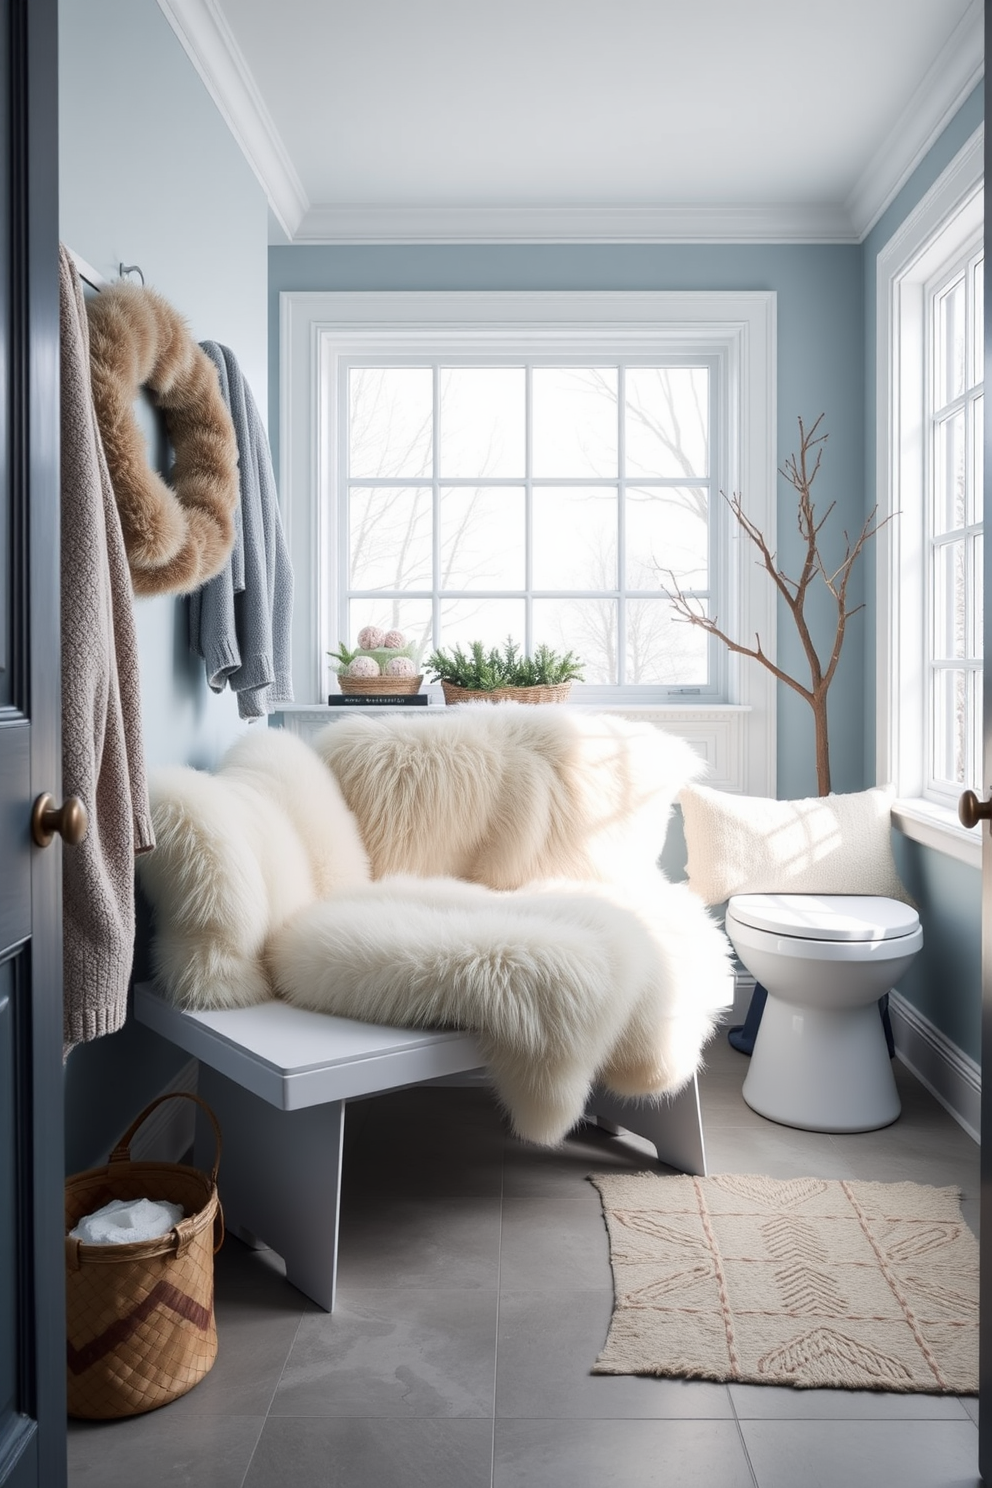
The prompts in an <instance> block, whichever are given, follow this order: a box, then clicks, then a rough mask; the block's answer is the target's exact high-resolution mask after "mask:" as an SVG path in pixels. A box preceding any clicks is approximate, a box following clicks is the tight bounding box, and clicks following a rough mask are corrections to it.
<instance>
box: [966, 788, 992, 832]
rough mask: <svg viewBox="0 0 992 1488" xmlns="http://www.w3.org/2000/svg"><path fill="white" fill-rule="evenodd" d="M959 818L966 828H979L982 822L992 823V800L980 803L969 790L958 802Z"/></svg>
mask: <svg viewBox="0 0 992 1488" xmlns="http://www.w3.org/2000/svg"><path fill="white" fill-rule="evenodd" d="M958 818H959V820H960V821H961V822H962V823H963V824H964V825H965V826H966V827H977V826H978V823H979V822H980V821H992V800H989V801H980V800H979V799H978V797H977V796H976V795H975V792H974V791H970V790H967V791H965V793H964V795H963V796H962V797H961V799H960V800H959V801H958Z"/></svg>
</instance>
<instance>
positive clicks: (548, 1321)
mask: <svg viewBox="0 0 992 1488" xmlns="http://www.w3.org/2000/svg"><path fill="white" fill-rule="evenodd" d="M746 1069H747V1061H746V1060H745V1059H744V1058H743V1057H742V1056H741V1055H739V1054H736V1053H734V1051H733V1050H731V1049H730V1048H729V1046H728V1045H727V1043H726V1040H725V1037H724V1036H723V1035H722V1034H721V1035H719V1036H718V1037H717V1039H716V1040H715V1041H714V1043H713V1044H712V1045H711V1046H710V1047H709V1049H708V1050H707V1069H706V1072H705V1074H704V1075H703V1077H702V1079H701V1090H702V1099H703V1108H704V1121H705V1126H706V1137H707V1145H708V1158H709V1167H710V1171H711V1172H760V1173H768V1174H771V1175H773V1176H776V1177H783V1178H785V1177H798V1176H804V1175H807V1174H815V1175H817V1176H820V1177H826V1178H840V1177H854V1178H875V1179H881V1180H893V1179H899V1178H913V1179H916V1180H917V1181H920V1182H925V1183H937V1184H947V1183H955V1184H958V1185H959V1186H960V1187H961V1189H962V1192H963V1196H964V1209H965V1214H966V1216H967V1218H968V1220H969V1223H970V1224H971V1225H972V1226H973V1227H975V1228H976V1229H977V1223H978V1188H979V1174H978V1148H977V1147H976V1146H975V1144H974V1143H973V1142H972V1141H971V1140H970V1139H969V1138H968V1137H967V1136H966V1135H965V1133H964V1132H963V1131H962V1130H961V1129H960V1128H959V1127H958V1126H957V1125H956V1124H955V1123H954V1122H953V1121H952V1120H951V1118H950V1117H949V1116H948V1115H947V1114H946V1112H944V1111H943V1110H942V1109H941V1107H940V1106H939V1105H938V1104H937V1102H936V1101H934V1100H933V1099H932V1097H931V1096H930V1095H929V1094H928V1093H927V1092H926V1091H925V1090H924V1089H922V1087H921V1086H920V1085H919V1084H917V1083H916V1082H915V1081H914V1080H913V1078H912V1077H911V1076H910V1075H909V1074H908V1073H907V1072H906V1070H905V1069H904V1068H903V1067H902V1066H900V1065H898V1064H897V1067H896V1071H897V1078H898V1081H899V1085H900V1090H901V1094H902V1100H903V1114H902V1116H901V1118H900V1120H899V1121H898V1122H896V1124H895V1125H894V1126H892V1127H889V1128H888V1129H887V1130H885V1131H881V1132H874V1133H869V1134H865V1135H857V1136H837V1137H834V1136H822V1135H816V1134H813V1133H808V1132H798V1131H793V1130H791V1129H789V1128H786V1127H781V1126H775V1125H773V1124H772V1123H770V1122H767V1121H764V1120H762V1118H761V1117H759V1116H756V1115H755V1114H754V1113H753V1112H752V1111H750V1110H749V1109H748V1107H747V1106H746V1105H745V1104H744V1102H743V1100H742V1099H741V1094H740V1087H741V1082H742V1080H743V1077H744V1074H745V1073H746ZM347 1149H348V1150H347V1156H346V1166H345V1173H346V1181H345V1193H344V1199H343V1229H342V1242H341V1265H340V1294H339V1296H340V1300H339V1306H338V1310H337V1311H336V1312H335V1313H334V1315H333V1316H328V1315H327V1314H326V1313H323V1312H321V1311H319V1310H318V1309H317V1308H316V1307H315V1306H313V1305H312V1304H310V1303H308V1302H307V1301H306V1299H305V1298H303V1297H301V1296H300V1294H299V1293H298V1292H296V1291H295V1290H294V1289H293V1288H292V1287H291V1286H290V1285H289V1284H288V1283H287V1282H286V1280H285V1278H284V1276H283V1275H282V1272H281V1263H280V1261H279V1259H278V1257H276V1256H274V1255H273V1254H272V1253H271V1252H265V1251H262V1252H253V1251H249V1250H247V1249H246V1248H245V1247H244V1246H242V1245H240V1244H238V1242H236V1241H234V1240H229V1241H228V1242H227V1244H226V1245H225V1246H224V1249H223V1250H222V1252H221V1254H220V1255H219V1256H218V1259H217V1322H218V1332H219V1337H220V1353H219V1356H218V1360H217V1363H216V1365H215V1366H214V1369H213V1370H212V1372H211V1373H210V1374H209V1375H208V1376H207V1378H206V1379H205V1380H203V1381H202V1383H201V1384H199V1385H198V1386H197V1387H196V1388H195V1389H194V1390H192V1391H191V1392H190V1394H188V1395H187V1396H185V1397H184V1398H183V1399H181V1400H178V1401H176V1402H174V1403H173V1404H172V1405H170V1406H166V1407H165V1408H164V1409H162V1410H159V1411H154V1412H152V1413H151V1414H149V1415H147V1416H141V1417H138V1418H135V1419H134V1420H130V1421H119V1422H112V1423H107V1424H98V1425H89V1424H84V1423H79V1422H72V1423H70V1428H69V1464H70V1469H69V1481H70V1484H71V1488H84V1485H86V1488H88V1485H90V1484H92V1485H99V1488H173V1485H185V1484H190V1485H196V1488H282V1485H284V1484H287V1483H291V1484H293V1485H294V1488H565V1485H567V1488H608V1485H616V1488H642V1485H643V1488H647V1485H664V1488H682V1485H692V1488H869V1485H870V1488H972V1485H974V1484H976V1483H977V1482H978V1476H977V1473H978V1469H977V1453H978V1432H977V1427H976V1424H975V1421H976V1418H977V1401H975V1400H974V1399H971V1398H969V1399H963V1400H961V1399H956V1398H954V1397H948V1396H931V1395H916V1396H905V1395H880V1394H874V1393H864V1394H862V1393H858V1392H851V1391H833V1390H822V1391H793V1390H788V1389H774V1388H762V1387H760V1386H739V1385H731V1386H726V1385H720V1384H706V1383H700V1382H689V1381H676V1380H657V1379H643V1378H634V1377H610V1376H593V1375H590V1374H589V1372H588V1371H589V1367H590V1365H591V1364H592V1362H593V1360H594V1359H595V1357H596V1355H597V1353H598V1352H599V1350H600V1348H601V1346H602V1344H603V1340H604V1338H605V1336H606V1329H607V1325H608V1322H609V1317H610V1308H611V1303H612V1285H611V1278H610V1267H609V1258H608V1249H607V1241H606V1232H605V1228H604V1225H603V1220H602V1215H601V1211H600V1205H599V1198H598V1196H597V1194H596V1192H595V1190H594V1189H593V1188H592V1186H591V1185H590V1184H589V1183H587V1182H586V1181H585V1179H586V1175H587V1174H588V1173H590V1172H592V1171H607V1170H610V1169H613V1170H631V1171H637V1170H639V1169H643V1168H644V1167H645V1166H647V1165H648V1162H647V1154H648V1152H649V1151H650V1149H648V1148H647V1147H646V1145H644V1144H641V1143H639V1142H638V1140H637V1139H635V1138H630V1139H623V1140H619V1139H615V1138H611V1137H608V1136H606V1135H605V1134H604V1133H602V1132H600V1131H598V1130H596V1129H587V1130H583V1131H581V1132H580V1133H578V1134H577V1135H576V1136H574V1137H573V1138H572V1139H570V1140H569V1142H568V1143H567V1144H566V1146H565V1147H564V1148H563V1149H562V1150H561V1151H560V1152H554V1153H547V1152H542V1151H537V1150H535V1149H531V1148H527V1147H524V1146H522V1145H521V1144H520V1143H519V1142H517V1141H515V1140H514V1139H513V1138H512V1137H510V1136H508V1135H507V1132H506V1130H505V1127H504V1125H503V1123H502V1122H501V1120H500V1117H499V1115H498V1113H497V1111H496V1110H495V1108H494V1105H493V1102H492V1100H491V1098H490V1097H489V1095H488V1093H487V1092H486V1091H484V1090H480V1089H417V1090H409V1091H403V1092H400V1093H399V1094H396V1095H392V1096H380V1097H379V1098H377V1099H375V1100H370V1101H365V1102H360V1103H356V1104H354V1105H353V1106H352V1107H350V1108H349V1130H348V1137H347Z"/></svg>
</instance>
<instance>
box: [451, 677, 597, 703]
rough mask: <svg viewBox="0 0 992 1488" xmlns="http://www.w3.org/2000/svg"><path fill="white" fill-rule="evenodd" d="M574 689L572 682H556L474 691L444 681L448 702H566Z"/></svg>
mask: <svg viewBox="0 0 992 1488" xmlns="http://www.w3.org/2000/svg"><path fill="white" fill-rule="evenodd" d="M571 690H572V684H571V682H556V683H555V684H554V685H553V686H547V687H494V688H493V689H492V691H491V692H473V691H471V690H470V689H469V688H468V687H456V686H455V685H454V684H453V683H451V682H442V683H441V691H442V692H443V693H444V701H445V702H446V703H475V702H482V703H564V702H565V701H566V700H567V698H568V694H569V693H570V692H571Z"/></svg>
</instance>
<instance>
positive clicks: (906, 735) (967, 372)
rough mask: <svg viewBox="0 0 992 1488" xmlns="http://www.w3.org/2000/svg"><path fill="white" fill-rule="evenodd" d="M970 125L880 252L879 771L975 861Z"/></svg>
mask: <svg viewBox="0 0 992 1488" xmlns="http://www.w3.org/2000/svg"><path fill="white" fill-rule="evenodd" d="M982 169H983V132H982V131H981V130H979V131H977V132H976V134H975V135H974V136H973V137H972V138H971V139H970V140H969V141H968V143H967V144H966V145H965V146H964V148H963V149H962V150H961V151H960V152H959V154H958V155H957V156H956V157H955V159H954V161H952V163H951V165H950V166H949V167H948V168H947V170H946V171H945V172H944V174H943V175H942V176H941V177H940V179H939V180H938V181H937V182H936V183H935V185H934V186H933V187H932V188H931V190H930V191H929V192H928V193H927V195H926V196H925V197H924V198H923V200H922V201H921V202H920V204H919V206H918V207H917V209H916V211H915V212H913V213H912V214H911V215H910V217H909V218H908V219H907V220H906V222H905V223H903V225H902V227H901V228H900V230H899V232H898V233H897V234H896V235H895V236H894V237H893V239H892V240H891V241H890V242H889V243H888V244H887V245H886V247H885V248H884V249H883V251H882V253H881V254H880V255H879V259H878V494H879V507H880V516H882V517H883V518H884V517H890V518H891V520H890V521H889V522H888V523H887V524H886V526H885V527H883V529H882V531H881V533H880V534H879V542H878V569H877V573H878V615H879V624H878V711H877V726H878V727H877V741H878V749H877V754H878V761H877V766H878V774H879V778H880V779H882V780H887V781H891V782H892V783H893V784H894V786H895V788H896V791H897V794H898V797H899V801H898V804H897V808H896V812H895V816H896V820H897V822H898V824H899V825H900V826H901V827H902V829H903V830H904V831H906V832H907V833H908V834H909V835H911V836H913V837H915V838H917V839H918V840H920V841H922V842H925V843H927V844H928V845H930V846H933V847H937V848H940V849H941V850H943V851H945V852H949V853H951V854H953V855H954V856H956V857H958V858H960V859H961V860H962V861H965V862H969V863H974V864H976V865H977V864H978V863H979V862H980V856H981V847H980V839H979V836H978V834H977V832H968V831H966V829H965V828H963V827H961V826H960V824H959V823H958V820H957V814H956V806H957V801H958V797H959V796H960V794H961V792H962V791H963V790H965V789H966V788H969V787H971V788H974V789H980V787H981V759H982V743H981V734H982V618H983V598H982V547H983V536H982V403H983V375H984V370H983V365H982V353H983V340H984V333H983V297H982V283H983V280H982V274H983V259H982V235H983V220H984V191H983V179H982Z"/></svg>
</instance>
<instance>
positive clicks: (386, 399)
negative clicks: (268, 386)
mask: <svg viewBox="0 0 992 1488" xmlns="http://www.w3.org/2000/svg"><path fill="white" fill-rule="evenodd" d="M724 376H725V371H724V368H723V366H722V363H721V359H720V358H718V357H710V358H707V357H705V356H704V355H703V354H701V353H699V352H697V353H695V354H694V355H692V356H691V358H690V357H689V356H687V355H685V354H683V355H682V357H681V358H680V359H675V358H674V357H670V358H669V360H668V361H666V363H664V364H663V365H659V364H658V362H657V359H655V360H654V361H645V359H644V357H643V356H640V357H637V358H636V359H635V358H633V357H628V358H627V359H625V360H623V361H618V362H612V363H604V362H602V361H598V360H597V361H590V360H589V359H588V358H586V359H582V358H581V357H580V356H576V355H575V354H574V353H573V357H572V359H570V360H569V361H568V362H564V361H563V360H562V359H561V358H560V357H557V358H554V359H552V360H551V361H549V360H548V359H547V358H546V357H545V358H537V357H536V356H533V355H532V356H530V357H528V358H526V359H524V358H521V357H520V356H519V355H517V356H513V355H509V354H505V353H504V354H503V355H502V356H501V357H500V358H499V359H497V358H496V357H495V356H494V355H493V354H492V352H490V354H489V355H488V356H487V357H486V358H485V364H482V363H480V362H479V361H478V359H470V358H469V357H468V356H466V355H465V354H464V353H462V354H461V355H460V356H458V357H457V358H456V357H455V356H454V355H449V356H447V357H446V358H444V359H441V358H438V357H436V356H435V357H434V358H433V359H432V360H430V361H427V360H424V359H420V358H416V359H410V358H409V357H407V358H402V357H401V356H400V355H399V354H397V353H395V352H394V353H393V354H392V356H390V357H386V356H385V355H384V353H383V351H382V350H380V352H379V355H378V358H377V359H376V360H374V361H373V360H369V359H368V358H361V359H359V358H349V357H344V358H342V360H341V363H340V375H339V377H338V379H337V382H338V386H337V393H338V398H339V409H338V426H339V428H340V429H341V431H342V432H341V438H339V439H338V441H337V461H338V466H337V470H336V471H335V472H334V476H333V481H332V490H333V492H334V493H335V495H332V494H330V493H326V494H325V495H324V496H323V498H322V499H323V502H324V503H325V504H326V505H328V506H330V507H332V508H333V516H332V517H331V520H336V521H337V523H338V525H339V532H338V540H337V544H336V547H337V553H338V571H337V573H336V574H331V575H330V576H329V579H330V582H329V588H330V604H329V611H330V616H331V624H332V628H333V627H334V624H335V622H336V633H337V635H339V636H342V637H353V636H355V635H357V633H358V631H359V630H360V629H361V627H362V626H363V625H364V624H367V623H369V621H370V620H371V621H372V622H373V623H376V624H379V625H381V626H382V628H383V629H386V630H389V629H393V628H395V629H399V630H402V631H403V632H404V633H405V634H407V635H408V636H410V637H412V638H413V639H414V640H415V641H416V643H417V644H418V646H419V648H420V650H421V651H422V652H423V653H424V654H427V653H429V652H430V651H431V650H432V649H434V648H435V647H437V646H443V647H445V648H446V649H450V648H451V647H452V646H455V645H461V646H463V647H464V648H466V649H467V648H468V646H469V644H470V643H471V642H472V641H474V640H481V641H482V643H483V645H484V646H485V647H486V648H487V649H488V648H489V647H491V646H499V645H501V644H502V642H503V641H504V640H505V639H506V638H507V637H508V636H512V637H513V638H514V639H515V641H516V642H517V644H518V645H521V647H522V649H523V650H524V651H525V652H527V653H528V654H530V653H532V652H533V650H534V648H535V647H536V646H538V645H541V644H542V643H543V644H546V645H549V646H551V647H552V648H553V649H554V650H556V651H560V652H567V651H571V652H574V653H575V654H576V655H577V656H578V657H579V658H580V659H581V661H582V664H583V668H584V678H585V681H584V684H583V685H582V686H581V688H579V687H577V688H576V695H577V696H578V697H586V698H591V697H592V696H593V695H595V696H596V697H597V698H606V699H608V700H611V701H616V700H617V699H618V698H621V699H624V700H626V701H637V700H638V698H639V697H649V698H650V700H651V701H664V702H668V701H669V700H670V699H672V698H678V699H684V698H686V697H690V696H691V697H700V698H708V699H710V700H711V701H714V702H716V701H726V680H725V670H726V669H725V666H724V659H725V652H724V648H723V647H722V646H720V645H719V643H718V642H716V641H715V640H712V639H711V638H709V637H707V635H706V634H705V633H704V632H703V631H701V630H699V629H696V628H694V627H693V626H690V625H685V624H684V623H682V622H681V621H679V620H678V618H677V617H676V616H675V615H674V612H673V610H672V608H671V605H670V603H669V601H668V599H667V597H666V595H665V592H664V586H665V585H666V584H667V583H668V582H669V574H670V573H671V574H674V576H675V578H676V579H677V581H678V584H679V586H680V588H681V589H682V591H683V592H684V593H686V594H687V595H691V596H692V597H693V598H694V600H695V601H696V602H697V603H698V605H699V607H700V608H701V609H702V610H708V609H709V608H710V607H711V605H712V602H713V600H714V598H715V596H716V595H717V594H720V593H725V592H726V589H727V585H726V583H725V582H724V581H723V578H722V566H723V560H724V557H725V554H724V551H723V549H724V546H725V545H724V544H723V543H722V542H721V538H722V537H723V536H724V533H725V525H724V523H723V522H722V521H721V520H720V517H721V515H722V514H721V513H720V511H719V508H718V505H717V504H718V503H719V502H720V496H719V491H720V489H721V487H723V486H725V485H726V479H725V477H724V474H723V471H722V469H721V465H722V459H721V450H720V443H719V437H718V436H719V432H720V430H721V429H722V427H723V426H724V425H725V423H726V420H725V419H724V418H721V415H720V409H721V406H722V405H724V404H725V402H726V393H725V389H724V388H723V387H722V385H721V384H722V379H723V377H724ZM335 498H336V499H335ZM715 505H717V512H716V520H712V519H711V513H712V512H713V511H714V506H715ZM594 690H595V694H594Z"/></svg>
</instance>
